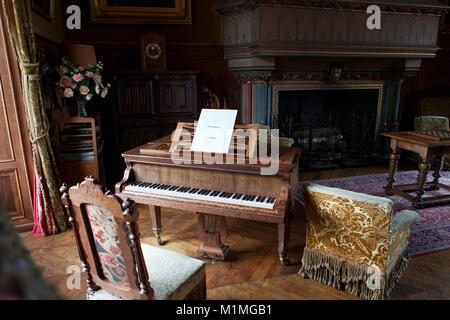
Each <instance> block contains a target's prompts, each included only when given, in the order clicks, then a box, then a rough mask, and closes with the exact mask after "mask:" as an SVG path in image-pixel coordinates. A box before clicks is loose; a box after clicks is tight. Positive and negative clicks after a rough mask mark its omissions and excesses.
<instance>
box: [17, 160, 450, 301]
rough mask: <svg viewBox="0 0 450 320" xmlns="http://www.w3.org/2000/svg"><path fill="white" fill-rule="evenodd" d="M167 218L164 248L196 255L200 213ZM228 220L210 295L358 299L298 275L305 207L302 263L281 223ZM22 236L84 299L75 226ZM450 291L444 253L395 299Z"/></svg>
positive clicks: (143, 225) (50, 274) (55, 281)
mask: <svg viewBox="0 0 450 320" xmlns="http://www.w3.org/2000/svg"><path fill="white" fill-rule="evenodd" d="M383 172H386V169H385V167H382V166H380V167H367V168H361V169H344V170H332V171H322V172H316V173H305V174H302V175H301V178H302V180H314V179H330V178H339V177H345V176H350V175H365V174H374V173H383ZM138 209H139V210H140V214H141V215H140V230H141V233H142V236H143V239H142V241H143V242H144V243H148V244H151V245H157V243H156V240H155V239H154V237H153V232H152V231H151V223H150V221H149V220H150V219H149V214H148V211H147V209H146V208H145V207H138ZM162 220H163V221H162V223H163V228H164V231H163V240H164V241H165V242H166V243H165V245H164V247H165V248H166V249H169V250H174V251H177V252H180V253H183V254H186V255H189V256H192V257H195V256H196V251H197V248H198V247H199V245H200V240H199V239H198V237H197V231H196V230H197V221H196V216H195V214H193V213H191V212H181V211H175V210H164V209H163V218H162ZM228 224H229V239H228V243H229V245H230V247H231V252H230V255H229V257H228V259H227V261H225V262H217V263H216V264H214V265H213V264H211V263H210V262H209V263H208V265H207V288H208V298H209V299H236V300H242V299H269V300H270V299H274V300H276V299H293V300H297V299H298V300H303V299H355V297H354V296H352V295H350V294H348V293H345V292H342V291H338V290H335V289H333V288H330V287H328V286H325V285H322V284H319V283H316V282H314V281H312V280H305V279H302V278H301V277H300V276H299V275H298V274H297V272H298V270H299V269H300V260H301V257H302V254H303V247H304V245H305V218H304V216H303V214H302V210H301V208H300V207H298V208H296V210H295V212H294V218H293V222H292V229H291V235H290V253H289V259H290V260H291V261H292V262H297V264H296V265H294V266H290V267H283V266H282V265H281V264H280V263H279V260H278V257H277V230H276V226H275V225H270V224H266V223H259V222H250V221H245V220H238V219H229V220H228ZM22 238H23V240H24V243H25V245H26V246H27V248H28V249H29V250H30V252H31V255H32V257H33V258H34V261H35V262H36V263H37V265H38V266H40V267H41V268H42V270H43V274H44V276H45V278H46V279H47V281H48V282H49V283H50V284H52V285H53V286H54V287H55V289H56V290H58V291H59V292H60V293H61V294H62V295H63V296H64V297H66V298H68V299H84V292H83V291H82V290H69V289H67V286H66V281H67V279H68V274H67V273H66V270H67V268H68V267H69V266H71V265H79V264H80V262H79V259H78V252H77V249H76V245H75V240H74V238H73V232H72V231H71V230H70V231H68V232H66V233H64V234H60V235H56V236H53V237H48V238H41V237H36V236H33V235H31V233H23V234H22ZM449 289H450V251H444V252H440V253H435V254H430V255H425V256H420V257H416V258H413V259H411V261H410V263H409V266H408V268H407V269H406V270H405V272H404V274H403V277H402V279H401V280H400V282H399V284H398V286H397V288H396V289H395V291H394V292H393V294H392V295H391V299H446V300H448V299H449Z"/></svg>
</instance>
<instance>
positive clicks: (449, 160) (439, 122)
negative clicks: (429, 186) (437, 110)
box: [414, 116, 450, 170]
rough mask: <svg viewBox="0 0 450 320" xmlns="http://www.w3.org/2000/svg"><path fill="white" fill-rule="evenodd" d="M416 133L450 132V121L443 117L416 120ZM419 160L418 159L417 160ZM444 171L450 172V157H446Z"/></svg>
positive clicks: (417, 118) (426, 117)
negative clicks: (431, 131) (430, 131)
mask: <svg viewBox="0 0 450 320" xmlns="http://www.w3.org/2000/svg"><path fill="white" fill-rule="evenodd" d="M414 130H415V131H429V130H447V131H449V130H450V126H449V119H448V118H447V117H443V116H421V117H416V118H415V119H414ZM417 160H418V159H417ZM442 169H443V170H450V155H446V156H445V157H444V162H443V166H442Z"/></svg>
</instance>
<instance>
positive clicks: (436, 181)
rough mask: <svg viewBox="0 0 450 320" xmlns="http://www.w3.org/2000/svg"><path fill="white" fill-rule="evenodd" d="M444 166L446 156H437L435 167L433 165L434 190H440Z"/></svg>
mask: <svg viewBox="0 0 450 320" xmlns="http://www.w3.org/2000/svg"><path fill="white" fill-rule="evenodd" d="M443 165H444V155H442V154H437V155H436V156H435V158H434V165H433V170H434V173H433V177H434V180H433V182H432V183H431V184H432V185H433V189H434V190H437V189H439V187H438V184H439V178H440V177H441V170H442V166H443Z"/></svg>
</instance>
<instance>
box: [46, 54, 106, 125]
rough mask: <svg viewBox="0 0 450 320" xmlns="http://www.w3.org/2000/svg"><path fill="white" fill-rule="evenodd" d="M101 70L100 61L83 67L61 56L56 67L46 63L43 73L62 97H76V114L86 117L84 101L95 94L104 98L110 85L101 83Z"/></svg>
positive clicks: (101, 64)
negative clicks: (52, 81) (53, 83)
mask: <svg viewBox="0 0 450 320" xmlns="http://www.w3.org/2000/svg"><path fill="white" fill-rule="evenodd" d="M102 70H103V63H101V62H99V63H98V64H97V65H95V66H93V65H88V66H86V67H84V66H80V65H73V64H72V63H71V62H70V61H69V60H68V59H67V58H63V59H62V62H61V64H60V65H59V66H58V67H57V68H56V69H54V68H51V67H50V66H49V65H47V66H46V68H45V73H46V74H47V75H48V76H49V77H50V78H51V79H52V80H54V82H55V83H56V85H57V88H58V92H59V94H61V96H62V97H63V98H68V99H70V98H76V99H77V104H78V115H79V116H83V117H87V113H86V103H87V102H88V101H91V100H92V99H93V98H94V96H96V95H98V96H100V97H101V98H105V97H106V96H107V95H108V92H109V88H110V87H111V85H110V84H107V85H104V84H103V79H102V76H101V71H102Z"/></svg>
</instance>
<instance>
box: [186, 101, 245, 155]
mask: <svg viewBox="0 0 450 320" xmlns="http://www.w3.org/2000/svg"><path fill="white" fill-rule="evenodd" d="M236 117H237V110H215V109H203V110H202V113H201V114H200V119H199V121H198V124H197V129H196V130H195V135H194V141H193V142H192V147H191V151H196V152H210V153H227V152H228V150H229V149H230V143H231V138H232V137H233V130H234V125H235V123H236Z"/></svg>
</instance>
